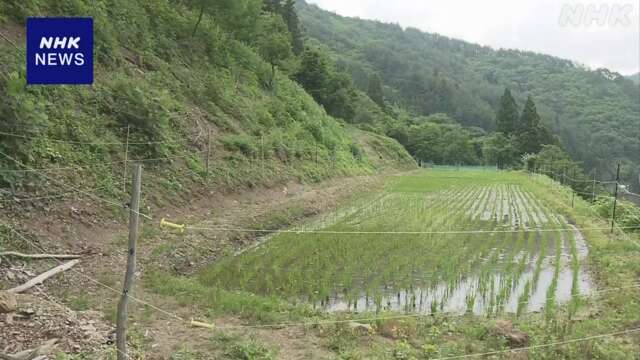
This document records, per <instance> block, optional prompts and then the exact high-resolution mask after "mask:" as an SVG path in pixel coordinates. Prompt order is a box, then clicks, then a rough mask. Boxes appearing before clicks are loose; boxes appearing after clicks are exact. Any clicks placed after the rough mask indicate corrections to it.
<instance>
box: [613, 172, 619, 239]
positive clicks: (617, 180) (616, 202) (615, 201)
mask: <svg viewBox="0 0 640 360" xmlns="http://www.w3.org/2000/svg"><path fill="white" fill-rule="evenodd" d="M619 187H620V163H618V170H617V171H616V190H615V195H614V197H613V211H612V212H611V233H613V227H614V226H615V225H616V206H617V205H618V188H619Z"/></svg>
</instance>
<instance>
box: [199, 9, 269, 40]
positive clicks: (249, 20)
mask: <svg viewBox="0 0 640 360" xmlns="http://www.w3.org/2000/svg"><path fill="white" fill-rule="evenodd" d="M189 3H190V4H191V5H192V6H194V7H195V8H196V9H197V13H198V15H197V18H196V20H195V22H194V27H193V30H192V33H191V34H192V36H194V35H195V34H196V32H197V31H198V26H199V25H200V23H201V22H202V18H203V16H204V15H205V14H208V15H210V16H212V17H213V18H214V19H215V20H216V23H217V24H219V25H220V26H221V27H222V28H223V29H224V30H226V31H228V32H229V33H231V34H232V35H234V36H235V37H236V38H237V39H239V40H243V41H251V40H252V39H253V37H254V36H255V34H256V27H257V24H258V17H259V16H260V13H261V11H262V6H263V3H262V0H190V1H189Z"/></svg>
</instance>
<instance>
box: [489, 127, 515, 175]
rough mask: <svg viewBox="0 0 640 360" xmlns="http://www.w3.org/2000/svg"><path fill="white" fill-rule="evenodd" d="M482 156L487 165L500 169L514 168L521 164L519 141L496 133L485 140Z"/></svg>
mask: <svg viewBox="0 0 640 360" xmlns="http://www.w3.org/2000/svg"><path fill="white" fill-rule="evenodd" d="M482 155H483V158H484V163H485V164H486V165H497V166H498V168H500V169H506V168H510V167H514V166H516V165H518V163H519V150H518V141H517V139H516V138H515V137H514V136H507V135H505V134H503V133H501V132H498V133H494V134H492V135H491V136H488V137H487V138H486V139H485V140H484V142H483V146H482Z"/></svg>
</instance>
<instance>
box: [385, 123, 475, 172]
mask: <svg viewBox="0 0 640 360" xmlns="http://www.w3.org/2000/svg"><path fill="white" fill-rule="evenodd" d="M395 134H396V135H398V136H402V135H401V134H402V131H401V130H400V131H398V132H395ZM406 147H407V149H408V150H409V153H410V154H411V155H412V156H413V157H414V158H416V159H418V160H421V161H423V162H427V163H434V164H463V165H474V164H477V163H478V158H477V154H476V150H475V147H474V144H473V139H472V137H471V136H470V134H469V133H468V132H467V131H466V130H465V129H464V128H463V127H461V126H460V125H458V124H438V123H434V122H429V121H425V122H421V123H420V124H418V125H413V126H411V127H410V128H409V130H408V139H407V145H406Z"/></svg>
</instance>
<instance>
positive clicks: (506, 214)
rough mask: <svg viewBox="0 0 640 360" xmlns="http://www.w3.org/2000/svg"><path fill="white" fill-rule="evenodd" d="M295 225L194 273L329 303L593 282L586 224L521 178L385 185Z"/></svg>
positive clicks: (531, 298) (551, 300)
mask: <svg viewBox="0 0 640 360" xmlns="http://www.w3.org/2000/svg"><path fill="white" fill-rule="evenodd" d="M443 182H444V183H446V182H447V180H443ZM294 230H296V229H294ZM296 231H298V232H291V233H281V234H274V235H272V236H270V237H268V238H266V240H265V241H262V242H260V243H259V245H258V246H256V247H253V248H251V249H249V250H247V251H245V252H242V253H241V254H237V255H236V256H232V257H230V258H228V259H226V260H224V261H223V262H222V263H220V264H219V265H217V266H215V267H214V268H213V269H210V271H208V272H206V273H205V274H204V275H203V276H202V277H201V280H202V281H205V282H207V283H209V284H211V285H212V286H220V287H223V288H226V289H233V290H242V291H249V292H253V293H256V294H259V295H267V296H277V297H279V298H283V299H285V300H288V301H290V302H294V303H305V302H306V303H309V304H311V305H312V306H313V307H315V308H320V309H324V310H326V311H332V312H337V311H358V312H365V311H371V312H378V311H385V310H394V311H402V312H412V313H423V314H428V313H437V312H452V313H466V312H473V313H475V314H495V313H501V312H510V313H518V314H520V313H526V312H535V311H542V310H545V311H550V310H553V309H554V308H555V307H556V306H557V305H559V304H565V303H569V302H571V301H572V300H573V299H576V300H577V299H578V298H579V297H582V296H588V295H589V294H590V293H591V292H592V291H594V285H593V282H592V280H591V278H590V276H589V273H588V272H587V271H586V270H585V268H584V263H585V261H586V258H587V255H588V247H587V245H586V242H585V239H584V234H581V233H580V231H579V230H578V229H577V228H575V226H573V225H571V224H570V223H569V222H568V221H567V220H566V219H565V218H564V217H563V216H562V215H560V214H556V213H554V212H553V211H551V210H550V209H549V208H548V207H547V206H545V204H544V203H542V202H541V201H539V200H538V199H537V198H536V196H535V195H534V193H533V192H532V191H531V190H530V189H528V188H527V186H526V185H525V184H523V183H518V182H513V183H488V184H482V185H467V184H462V185H461V186H450V187H447V186H444V189H442V190H438V189H435V190H433V191H403V190H396V191H394V190H393V189H392V190H391V191H387V192H384V193H383V194H377V196H375V197H371V198H369V200H367V201H360V202H358V203H356V204H353V205H352V206H349V207H345V208H343V209H341V210H339V211H336V212H334V213H332V214H328V215H326V216H324V217H322V218H320V219H318V220H317V221H315V222H314V223H311V224H308V225H307V226H305V227H304V228H300V229H297V230H296Z"/></svg>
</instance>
